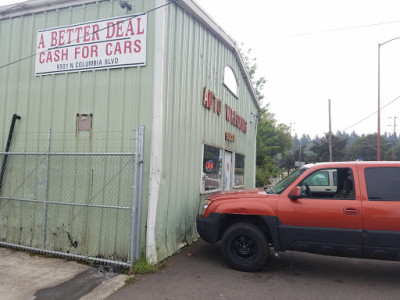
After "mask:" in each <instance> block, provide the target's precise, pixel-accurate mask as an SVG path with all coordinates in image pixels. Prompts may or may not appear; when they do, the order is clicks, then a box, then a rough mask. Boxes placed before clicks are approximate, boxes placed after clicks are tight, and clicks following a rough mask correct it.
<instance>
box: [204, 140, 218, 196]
mask: <svg viewBox="0 0 400 300" xmlns="http://www.w3.org/2000/svg"><path fill="white" fill-rule="evenodd" d="M221 167H222V155H221V149H219V148H216V147H213V146H209V145H204V153H203V170H202V191H213V190H218V189H220V188H221V178H222V170H221Z"/></svg>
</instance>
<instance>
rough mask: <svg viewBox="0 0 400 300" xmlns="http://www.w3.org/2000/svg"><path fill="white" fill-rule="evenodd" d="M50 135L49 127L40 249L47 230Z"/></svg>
mask: <svg viewBox="0 0 400 300" xmlns="http://www.w3.org/2000/svg"><path fill="white" fill-rule="evenodd" d="M50 136H51V129H49V131H48V134H47V154H46V157H47V158H46V193H45V199H44V204H43V230H42V233H43V236H42V249H45V248H46V233H47V232H46V230H47V201H48V200H49V199H48V197H49V173H50V165H49V163H50Z"/></svg>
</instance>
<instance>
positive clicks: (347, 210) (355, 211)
mask: <svg viewBox="0 0 400 300" xmlns="http://www.w3.org/2000/svg"><path fill="white" fill-rule="evenodd" d="M343 213H344V214H345V215H349V216H354V215H359V214H360V210H359V209H358V208H355V207H345V208H343Z"/></svg>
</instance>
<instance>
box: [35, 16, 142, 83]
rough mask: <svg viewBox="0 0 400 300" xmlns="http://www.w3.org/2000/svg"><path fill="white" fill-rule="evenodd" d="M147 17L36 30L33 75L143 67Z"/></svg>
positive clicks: (120, 18) (122, 18) (107, 20)
mask: <svg viewBox="0 0 400 300" xmlns="http://www.w3.org/2000/svg"><path fill="white" fill-rule="evenodd" d="M146 36H147V15H146V14H142V15H135V16H132V15H131V16H124V17H118V18H112V19H106V20H98V21H92V22H88V23H82V24H75V25H70V26H64V27H57V28H50V29H44V30H39V31H38V33H37V42H36V53H37V54H36V66H35V75H36V76H40V75H48V74H57V73H67V72H77V71H88V70H97V69H110V68H125V67H134V66H144V65H146Z"/></svg>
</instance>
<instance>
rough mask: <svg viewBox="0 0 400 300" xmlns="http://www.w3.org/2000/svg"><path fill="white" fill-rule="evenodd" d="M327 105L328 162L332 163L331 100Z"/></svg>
mask: <svg viewBox="0 0 400 300" xmlns="http://www.w3.org/2000/svg"><path fill="white" fill-rule="evenodd" d="M328 103H329V161H330V162H332V121H331V99H329V100H328Z"/></svg>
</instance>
